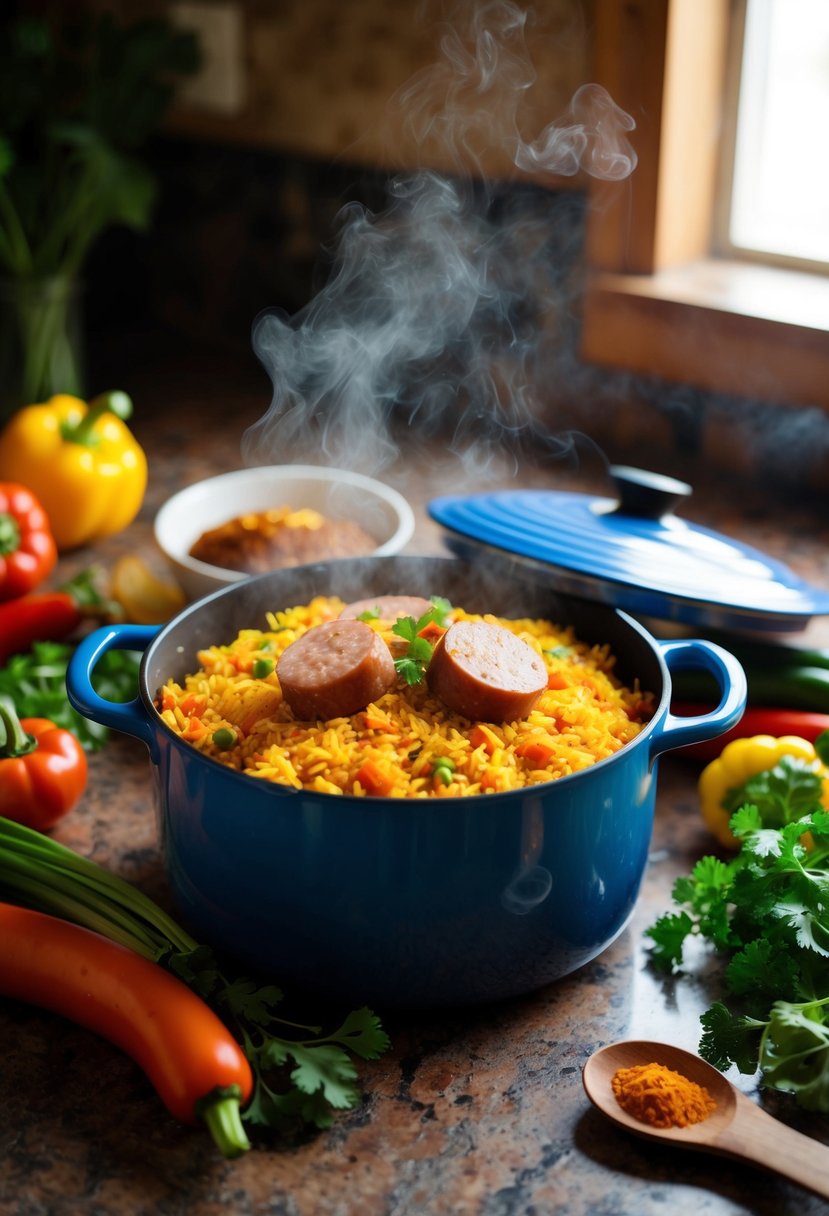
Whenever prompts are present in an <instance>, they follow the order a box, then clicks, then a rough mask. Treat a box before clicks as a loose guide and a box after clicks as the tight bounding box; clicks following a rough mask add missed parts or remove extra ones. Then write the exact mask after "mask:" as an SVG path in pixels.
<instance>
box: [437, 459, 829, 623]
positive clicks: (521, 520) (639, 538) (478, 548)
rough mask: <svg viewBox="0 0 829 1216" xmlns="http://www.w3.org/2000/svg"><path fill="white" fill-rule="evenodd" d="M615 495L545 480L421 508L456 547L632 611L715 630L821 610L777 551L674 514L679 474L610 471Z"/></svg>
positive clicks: (685, 488)
mask: <svg viewBox="0 0 829 1216" xmlns="http://www.w3.org/2000/svg"><path fill="white" fill-rule="evenodd" d="M610 473H611V476H612V477H613V479H614V481H615V483H616V487H617V490H618V498H615V499H614V498H592V497H590V496H588V495H585V494H580V493H572V492H566V491H548V490H506V491H494V492H491V493H482V494H476V495H471V496H464V497H441V498H436V499H433V500H432V501H431V502H430V503H429V508H428V509H429V514H430V515H431V516H432V518H433V519H434V520H436V521H437V522H438V523H439V524H441V525H442V526H443V527H444V528H446V529H447V531H448V536H447V543H448V544H449V547H450V548H451V549H452V550H453V551H454V552H456V553H457V554H458V555H460V556H463V557H467V558H473V559H478V560H480V558H481V555H482V550H483V551H486V550H496V551H499V552H500V553H503V552H507V553H509V554H511V555H512V556H513V557H515V558H516V559H517V560H519V561H520V562H521V563H522V564H523V565H529V566H531V567H532V568H533V570H534V572H535V573H536V575H539V574H540V575H542V576H544V577H546V578H548V579H549V581H550V582H551V584H552V585H554V586H555V587H556V588H557V589H558V590H560V591H563V592H566V593H567V594H572V595H580V596H582V597H587V598H589V599H592V600H599V601H601V602H604V603H608V604H611V605H613V606H614V607H617V608H623V609H625V610H626V611H628V612H631V613H633V614H636V615H645V616H652V617H656V618H659V619H661V620H675V621H681V622H684V623H686V624H693V625H709V626H713V627H716V628H722V629H740V630H763V631H780V632H784V631H796V630H800V629H803V628H804V627H805V625H806V624H807V623H808V621H809V620H810V619H811V618H812V617H813V616H816V615H825V614H829V593H827V592H825V591H823V590H821V589H820V588H818V587H813V586H811V585H810V584H808V583H806V582H804V580H803V579H801V578H799V577H798V576H797V575H796V574H795V573H794V572H793V571H792V570H790V569H788V567H787V566H785V565H783V564H782V563H781V562H777V561H774V560H773V559H772V558H769V557H767V556H766V555H765V554H763V553H761V552H760V551H759V550H756V549H753V548H751V547H750V546H748V545H744V544H742V543H740V542H739V541H735V540H732V539H730V538H729V537H727V536H724V535H722V534H720V533H717V532H713V531H710V530H708V529H707V528H702V527H698V526H697V525H695V524H692V523H689V522H688V521H686V520H684V519H681V518H680V517H679V516H678V515H676V514H674V512H673V509H672V508H673V507H674V505H675V504H676V503H677V502H678V501H679V500H680V499H683V498H687V497H688V496H689V495H690V494H691V492H692V491H691V487H690V486H689V485H687V484H686V483H685V482H682V481H677V480H676V479H675V478H672V477H664V476H662V475H661V474H658V473H650V472H648V471H646V470H643V469H633V468H629V467H627V466H620V465H617V466H615V467H613V468H612V469H611V470H610Z"/></svg>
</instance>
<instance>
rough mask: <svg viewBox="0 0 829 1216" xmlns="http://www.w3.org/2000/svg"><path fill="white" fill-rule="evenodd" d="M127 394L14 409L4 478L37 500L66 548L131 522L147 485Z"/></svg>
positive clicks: (2, 451) (0, 438) (1, 453)
mask: <svg viewBox="0 0 829 1216" xmlns="http://www.w3.org/2000/svg"><path fill="white" fill-rule="evenodd" d="M131 413H132V402H131V401H130V399H129V397H128V396H127V394H126V393H121V392H113V393H103V394H101V396H99V397H96V398H95V399H94V400H93V401H90V402H89V404H88V405H87V404H86V403H85V402H84V401H80V400H79V399H78V398H77V397H70V396H67V395H65V394H61V395H59V396H56V397H52V398H51V399H50V400H49V401H46V402H44V403H43V404H41V405H27V406H24V407H23V408H22V409H20V410H18V411H17V413H16V414H13V415H12V417H11V419H10V421H9V422H8V423H7V424H6V426H5V428H4V430H3V431H2V433H0V478H11V477H12V476H13V477H14V480H15V481H17V482H20V483H22V484H23V485H25V486H27V487H28V489H30V490H31V491H32V492H33V493H34V494H35V495H37V497H38V498H39V499H40V502H41V504H42V506H43V508H44V509H45V511H46V514H47V515H48V517H49V524H50V526H51V529H52V533H53V535H54V537H55V541H56V542H57V546H58V548H59V549H61V550H65V549H75V548H77V547H78V546H79V545H84V544H88V543H89V542H90V541H94V540H98V539H99V538H101V537H104V536H112V535H114V534H115V533H116V532H120V531H122V530H123V529H124V528H126V526H127V524H130V523H132V521H133V519H134V518H135V516H136V515H137V514H138V511H139V509H140V507H141V503H142V502H143V500H144V491H145V490H146V488H147V459H146V457H145V455H144V452H143V451H142V449H141V448H140V446H139V445H138V443H137V442H136V440H135V438H134V437H133V435H132V433H131V432H130V430H129V429H128V427H127V426H126V425H125V421H124V420H125V419H126V418H128V417H129V416H130V414H131Z"/></svg>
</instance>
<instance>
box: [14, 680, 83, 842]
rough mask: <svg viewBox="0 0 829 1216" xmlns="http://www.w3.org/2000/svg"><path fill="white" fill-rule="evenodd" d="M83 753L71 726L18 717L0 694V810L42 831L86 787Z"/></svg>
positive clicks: (45, 720) (66, 808)
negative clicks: (70, 728)
mask: <svg viewBox="0 0 829 1216" xmlns="http://www.w3.org/2000/svg"><path fill="white" fill-rule="evenodd" d="M86 780H87V763H86V754H85V752H84V750H83V748H82V746H81V744H80V743H79V741H78V740H77V739H76V738H75V736H74V735H73V734H72V732H71V731H68V730H63V729H62V728H61V727H59V726H55V724H54V722H50V721H49V720H48V719H47V718H23V719H20V718H18V716H17V711H16V710H15V708H14V704H13V703H12V701H11V698H10V697H6V696H0V815H4V816H5V817H6V819H13V820H14V821H15V822H16V823H22V824H25V825H26V827H29V828H34V829H36V830H37V831H39V832H45V831H46V830H47V828H51V827H53V826H54V824H56V823H57V822H58V820H59V819H62V818H63V816H64V815H66V814H67V813H68V812H69V811H71V810H72V808H73V807H74V806H75V805H76V803H77V802H78V801H79V799H80V797H81V795H82V794H83V792H84V790H85V789H86Z"/></svg>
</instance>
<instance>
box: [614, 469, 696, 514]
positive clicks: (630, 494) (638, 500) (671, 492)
mask: <svg viewBox="0 0 829 1216" xmlns="http://www.w3.org/2000/svg"><path fill="white" fill-rule="evenodd" d="M609 472H610V476H611V477H612V478H613V481H614V482H615V484H616V488H617V490H618V491H619V502H618V504H617V506H616V507H615V508H614V513H615V514H618V515H635V516H637V517H638V518H639V519H662V517H663V516H664V515H668V514H669V513H670V511H671V510H672V509H673V507H674V506H675V504H676V503H677V502H679V500H680V499H682V498H688V497H689V496H690V495H691V494H692V493H693V489H692V487H691V486H689V485H688V483H687V482H684V481H677V479H676V478H675V477H667V476H666V475H665V474H664V473H651V472H649V471H648V470H647V469H634V468H631V466H630V465H621V464H615V465H611V467H610V470H609Z"/></svg>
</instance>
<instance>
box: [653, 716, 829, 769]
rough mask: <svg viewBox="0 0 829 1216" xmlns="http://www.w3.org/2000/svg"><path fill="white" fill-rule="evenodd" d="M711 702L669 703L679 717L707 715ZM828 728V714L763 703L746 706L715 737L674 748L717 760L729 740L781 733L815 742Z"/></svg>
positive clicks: (691, 756)
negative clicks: (729, 727) (731, 722)
mask: <svg viewBox="0 0 829 1216" xmlns="http://www.w3.org/2000/svg"><path fill="white" fill-rule="evenodd" d="M711 708H712V707H711V706H710V705H702V704H696V703H693V704H692V703H688V702H678V703H677V704H675V705H672V706H671V711H672V712H673V713H675V714H677V715H678V716H680V717H686V716H687V715H689V714H694V715H695V714H706V713H710V712H711ZM826 730H829V714H820V713H813V712H811V711H809V710H805V709H777V708H774V707H772V706H766V705H748V706H747V707H746V709H745V710H744V711H743V716H742V718H741V719H740V721H739V722H738V723H737V725H736V726H732V728H731V730H727V731H726V732H725V734H724V735H718V736H717V737H716V739H705V740H704V741H703V742H702V743H693V744H691V745H690V746H689V747H680V748H677V750H676V753H675V754H676V755H677V756H685V757H687V758H688V759H693V760H703V761H705V762H706V763H707V762H708V761H709V760H716V758H717V756H719V755H720V754H721V753H722V750H723V748H724V747H725V746H726V744H727V743H730V742H731V740H732V739H751V738H753V737H754V735H771V736H772V737H773V738H775V739H779V738H782V736H783V735H797V736H798V738H800V739H806V740H807V742H809V743H814V741H815V740H816V739H817V737H818V735H821V734H823V732H824V731H826Z"/></svg>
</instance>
